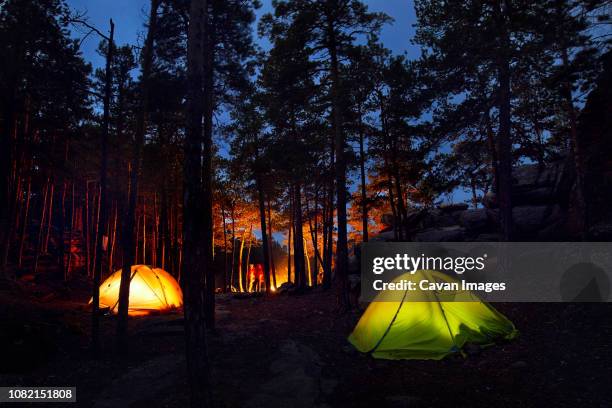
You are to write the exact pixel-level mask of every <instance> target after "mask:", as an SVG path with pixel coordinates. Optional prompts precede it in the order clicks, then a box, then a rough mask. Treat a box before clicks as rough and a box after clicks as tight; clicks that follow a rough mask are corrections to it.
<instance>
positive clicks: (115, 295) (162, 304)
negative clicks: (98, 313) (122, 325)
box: [89, 265, 183, 315]
mask: <svg viewBox="0 0 612 408" xmlns="http://www.w3.org/2000/svg"><path fill="white" fill-rule="evenodd" d="M120 282H121V269H119V270H118V271H116V272H115V273H113V274H112V275H111V276H109V277H108V278H107V279H106V280H105V281H104V282H102V284H101V285H100V307H101V308H106V307H108V308H109V309H110V310H111V311H112V312H113V313H117V311H118V309H119V284H120ZM89 303H90V304H91V303H92V300H90V301H89ZM182 305H183V292H182V291H181V287H180V286H179V284H178V282H177V281H176V280H175V279H174V277H172V275H170V274H169V273H168V272H166V271H164V270H163V269H159V268H151V267H149V266H147V265H134V266H132V278H131V281H130V306H129V310H128V313H129V314H131V315H140V314H147V313H150V312H151V311H164V310H169V309H174V308H177V307H180V306H182Z"/></svg>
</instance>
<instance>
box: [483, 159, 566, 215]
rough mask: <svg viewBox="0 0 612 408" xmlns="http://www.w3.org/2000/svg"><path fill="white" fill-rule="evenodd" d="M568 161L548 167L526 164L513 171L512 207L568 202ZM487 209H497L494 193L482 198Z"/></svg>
mask: <svg viewBox="0 0 612 408" xmlns="http://www.w3.org/2000/svg"><path fill="white" fill-rule="evenodd" d="M567 173H568V169H567V161H566V160H558V161H557V162H555V163H550V164H548V165H547V166H546V167H541V166H539V165H537V164H524V165H522V166H518V167H515V168H514V169H513V170H512V205H513V206H515V207H516V206H524V205H528V206H533V205H544V204H553V203H557V202H560V201H562V202H564V201H567V197H565V196H567V194H568V192H569V186H568V185H567V184H568V183H571V178H569V177H568V174H567ZM482 204H483V205H484V206H485V207H487V208H497V207H498V203H497V197H496V195H495V193H493V192H492V191H489V192H487V193H486V194H485V195H484V197H483V198H482Z"/></svg>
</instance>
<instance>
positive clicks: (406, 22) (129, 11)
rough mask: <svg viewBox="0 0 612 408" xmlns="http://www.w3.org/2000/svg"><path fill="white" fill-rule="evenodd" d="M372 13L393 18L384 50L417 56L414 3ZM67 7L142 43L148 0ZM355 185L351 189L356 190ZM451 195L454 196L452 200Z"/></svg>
mask: <svg viewBox="0 0 612 408" xmlns="http://www.w3.org/2000/svg"><path fill="white" fill-rule="evenodd" d="M363 1H364V2H365V3H366V4H367V5H368V6H369V9H370V10H371V11H382V12H385V13H386V14H388V15H389V16H390V17H392V18H393V19H394V22H393V23H391V24H388V25H386V26H385V27H384V28H383V30H382V32H381V41H382V43H383V44H384V46H385V47H387V48H389V49H390V50H392V51H393V53H395V54H404V53H406V54H407V56H408V58H409V59H415V58H417V57H418V56H419V48H418V47H417V46H414V45H412V44H411V42H410V40H411V39H412V37H413V36H414V27H413V24H414V23H415V22H416V16H415V12H414V3H413V1H412V0H363ZM66 2H67V3H68V5H69V6H70V7H71V8H72V9H73V10H76V11H79V12H83V11H86V12H87V16H88V18H89V22H90V24H92V25H94V26H95V27H97V28H98V29H100V30H101V31H103V32H107V31H108V29H109V23H108V21H109V18H112V19H113V21H114V22H115V41H116V43H117V44H118V45H124V44H138V45H141V44H142V39H143V33H144V22H145V21H146V19H147V16H148V13H149V4H150V1H149V0H66ZM261 3H262V5H263V6H262V8H260V9H259V10H257V18H259V17H260V16H262V15H263V14H265V13H267V12H270V11H272V1H271V0H261ZM253 29H254V30H255V32H254V36H255V40H256V42H257V43H258V44H259V45H260V46H262V47H264V48H266V44H267V42H266V41H265V40H262V39H259V38H258V37H257V33H256V25H255V26H254V27H253ZM87 31H88V30H87V29H83V30H80V31H73V34H74V35H75V37H83V35H84V34H86V33H87ZM98 43H99V38H97V37H96V36H94V35H91V36H89V37H88V38H87V39H86V40H85V41H84V42H83V44H82V51H83V55H84V58H85V60H87V61H89V62H91V63H92V64H93V65H94V67H102V66H103V65H104V59H103V58H102V57H101V56H100V55H98V53H97V52H96V49H97V46H98ZM355 186H356V184H354V185H353V187H352V188H355ZM453 196H454V197H453ZM467 197H468V195H467V193H465V192H463V191H456V192H454V194H451V196H450V197H449V198H450V199H451V200H452V199H453V198H454V199H455V200H456V199H459V201H463V200H465V199H466V198H467Z"/></svg>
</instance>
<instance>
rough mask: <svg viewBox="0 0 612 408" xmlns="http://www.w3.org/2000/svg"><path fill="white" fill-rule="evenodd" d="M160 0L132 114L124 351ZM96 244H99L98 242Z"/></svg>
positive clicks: (122, 295)
mask: <svg viewBox="0 0 612 408" xmlns="http://www.w3.org/2000/svg"><path fill="white" fill-rule="evenodd" d="M159 2H160V0H151V12H150V15H149V27H148V30H147V37H146V40H145V45H144V48H143V50H142V77H141V84H140V86H141V92H140V107H139V112H138V115H137V117H136V131H135V133H134V146H133V152H132V161H131V170H130V194H129V198H128V208H127V212H126V216H125V220H124V224H123V234H122V235H123V237H122V238H123V239H122V240H123V267H122V268H121V284H120V287H119V313H118V317H117V342H118V350H119V351H120V352H124V351H127V323H128V309H129V302H130V298H129V294H130V280H131V276H132V265H133V264H134V256H135V255H136V254H135V249H134V248H135V241H134V226H135V222H136V205H137V202H138V173H139V171H140V164H141V156H142V147H143V145H144V137H145V132H146V119H147V118H146V116H147V110H148V102H149V76H150V74H151V66H152V65H153V40H154V36H155V30H156V26H157V9H158V6H159ZM98 245H99V244H98Z"/></svg>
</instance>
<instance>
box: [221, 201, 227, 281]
mask: <svg viewBox="0 0 612 408" xmlns="http://www.w3.org/2000/svg"><path fill="white" fill-rule="evenodd" d="M221 220H222V222H223V292H224V293H225V292H227V269H228V268H227V225H226V222H225V207H224V206H223V200H221Z"/></svg>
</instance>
